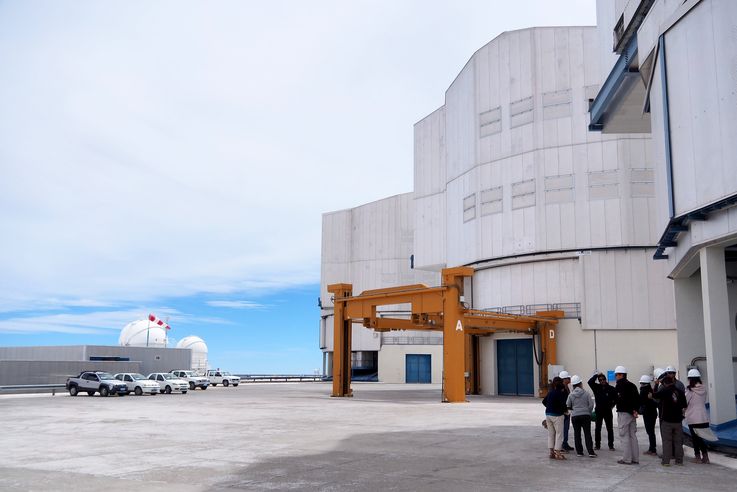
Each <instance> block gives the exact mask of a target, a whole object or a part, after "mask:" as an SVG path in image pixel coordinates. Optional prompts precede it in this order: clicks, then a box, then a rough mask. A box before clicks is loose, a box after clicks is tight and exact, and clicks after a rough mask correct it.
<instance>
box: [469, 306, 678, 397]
mask: <svg viewBox="0 0 737 492" xmlns="http://www.w3.org/2000/svg"><path fill="white" fill-rule="evenodd" d="M557 337H558V364H561V365H563V366H565V368H566V370H567V371H569V372H570V373H571V374H578V375H579V376H581V377H582V378H584V379H585V380H587V379H588V378H589V377H591V375H592V374H593V373H594V370H600V371H604V372H606V371H609V370H614V368H615V367H616V366H618V365H620V364H621V365H624V366H625V367H626V368H627V369H628V371H629V374H630V379H632V380H635V381H636V380H637V379H639V377H640V376H641V375H643V374H652V371H653V368H655V367H665V366H667V365H669V364H675V363H676V362H675V360H674V359H675V354H676V333H675V331H673V330H661V331H652V330H628V331H621V330H584V329H583V328H582V326H581V325H580V324H579V323H578V321H577V320H562V321H561V323H560V325H559V329H558V335H557ZM500 338H525V337H520V336H518V335H511V334H510V335H504V334H497V335H494V336H492V337H484V338H482V339H481V346H480V351H481V370H480V373H481V392H482V394H487V395H493V394H496V391H497V369H496V340H498V339H500ZM534 372H535V386H536V388H537V386H538V384H539V370H538V366H535V371H534Z"/></svg>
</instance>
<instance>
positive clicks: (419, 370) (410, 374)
mask: <svg viewBox="0 0 737 492" xmlns="http://www.w3.org/2000/svg"><path fill="white" fill-rule="evenodd" d="M404 364H405V377H404V380H405V382H407V383H430V382H431V381H432V369H431V367H432V356H431V355H430V354H407V355H406V356H405V363H404Z"/></svg>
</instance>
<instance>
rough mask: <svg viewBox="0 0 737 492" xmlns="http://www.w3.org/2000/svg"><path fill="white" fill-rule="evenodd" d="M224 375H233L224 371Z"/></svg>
mask: <svg viewBox="0 0 737 492" xmlns="http://www.w3.org/2000/svg"><path fill="white" fill-rule="evenodd" d="M223 376H231V374H230V373H229V372H224V373H223Z"/></svg>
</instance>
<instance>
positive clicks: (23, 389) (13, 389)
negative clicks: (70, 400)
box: [0, 383, 66, 396]
mask: <svg viewBox="0 0 737 492" xmlns="http://www.w3.org/2000/svg"><path fill="white" fill-rule="evenodd" d="M64 389H66V384H62V383H55V384H11V385H5V386H0V393H13V394H17V393H43V392H44V391H43V390H51V394H52V396H53V395H56V390H64Z"/></svg>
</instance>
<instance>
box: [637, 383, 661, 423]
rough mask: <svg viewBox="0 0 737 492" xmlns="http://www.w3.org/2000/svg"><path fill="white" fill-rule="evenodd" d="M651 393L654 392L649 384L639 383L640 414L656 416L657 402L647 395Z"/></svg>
mask: <svg viewBox="0 0 737 492" xmlns="http://www.w3.org/2000/svg"><path fill="white" fill-rule="evenodd" d="M652 394H654V393H653V388H652V386H650V385H649V384H648V385H647V386H644V385H640V413H641V414H642V415H649V416H653V417H657V416H658V403H657V402H656V401H655V400H653V399H652V398H649V397H648V395H652Z"/></svg>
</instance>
